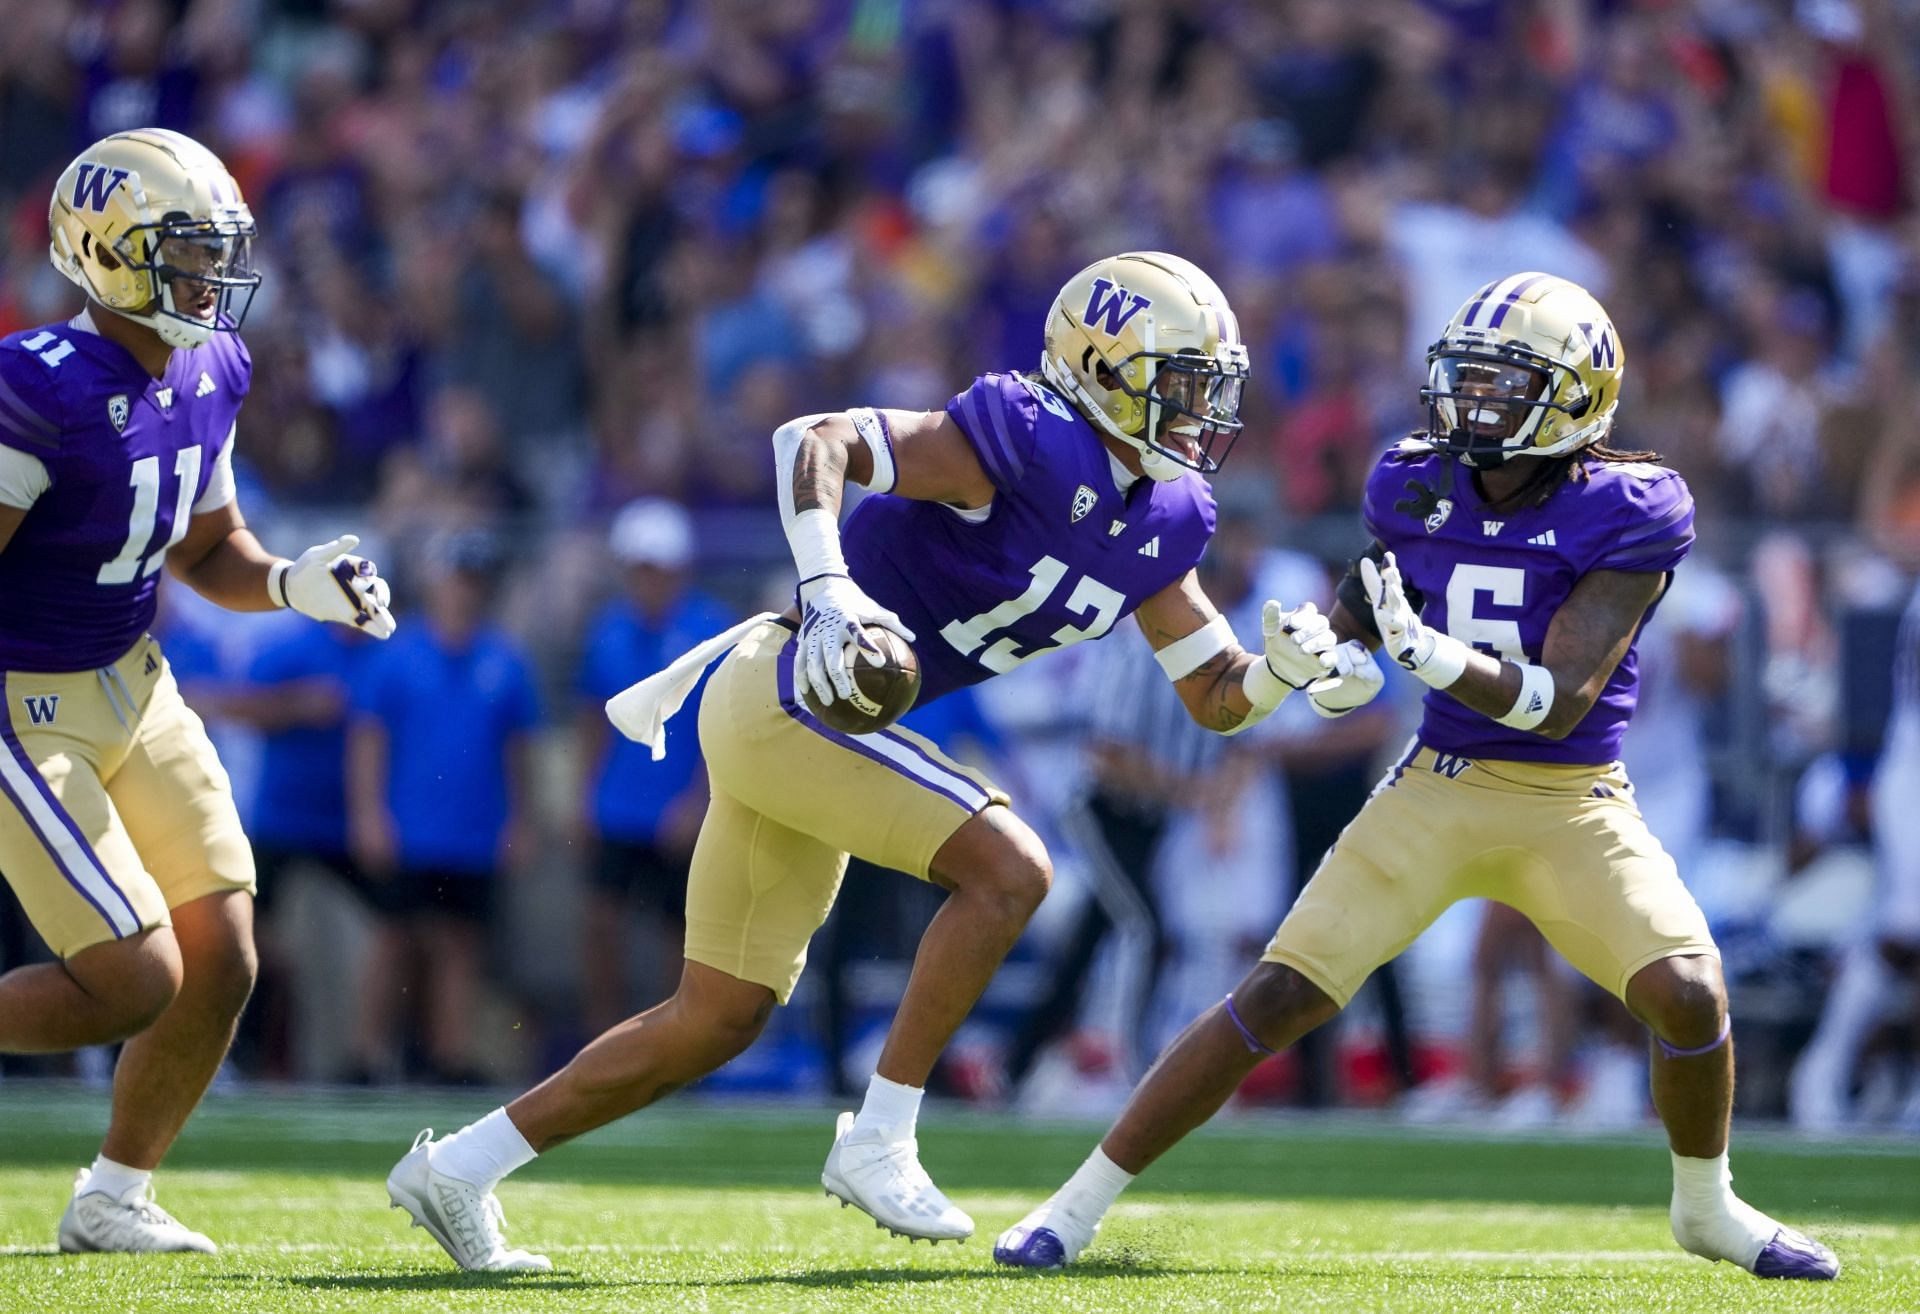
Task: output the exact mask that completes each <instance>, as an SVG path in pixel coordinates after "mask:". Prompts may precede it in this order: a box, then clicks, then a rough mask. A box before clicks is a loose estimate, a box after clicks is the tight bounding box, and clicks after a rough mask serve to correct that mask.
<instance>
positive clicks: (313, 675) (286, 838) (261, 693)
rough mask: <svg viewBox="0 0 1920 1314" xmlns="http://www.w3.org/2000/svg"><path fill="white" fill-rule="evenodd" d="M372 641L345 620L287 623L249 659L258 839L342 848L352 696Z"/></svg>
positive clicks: (317, 850) (321, 852)
mask: <svg viewBox="0 0 1920 1314" xmlns="http://www.w3.org/2000/svg"><path fill="white" fill-rule="evenodd" d="M370 642H371V641H370V640H368V639H367V638H366V637H365V636H364V635H361V634H359V633H358V632H356V631H354V630H350V629H348V628H347V627H346V626H344V625H308V624H299V625H288V626H285V627H282V628H281V629H280V630H279V632H278V633H277V634H275V635H274V637H273V638H272V639H270V640H268V641H267V642H266V643H265V644H264V645H263V646H262V647H261V648H260V650H259V651H258V652H256V653H255V654H254V656H253V660H252V661H251V662H250V663H249V664H248V667H247V675H246V689H245V693H246V694H250V695H253V697H252V698H251V699H249V702H250V703H251V704H252V705H254V707H255V714H254V715H253V716H251V717H249V718H248V720H249V721H250V722H251V723H252V724H254V725H256V726H257V727H258V728H259V729H260V731H261V746H260V774H259V784H258V788H257V790H256V792H255V794H254V803H253V821H252V825H251V826H250V828H249V833H250V834H251V835H252V837H253V841H254V843H255V844H256V845H257V846H259V847H261V848H266V849H280V850H287V851H291V852H302V853H311V854H314V855H316V856H319V857H322V858H327V859H337V858H341V857H344V856H345V854H346V852H347V783H346V779H347V778H346V755H347V704H348V698H349V690H351V689H353V688H354V687H356V685H357V684H358V683H359V671H360V669H361V667H362V666H363V664H364V663H365V662H366V661H367V660H368V659H369V658H370V657H371V656H372V649H371V647H370V646H369V645H370Z"/></svg>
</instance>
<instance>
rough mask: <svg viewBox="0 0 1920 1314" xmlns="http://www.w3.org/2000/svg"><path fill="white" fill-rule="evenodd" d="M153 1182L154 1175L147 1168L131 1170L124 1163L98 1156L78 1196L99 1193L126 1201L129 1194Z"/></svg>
mask: <svg viewBox="0 0 1920 1314" xmlns="http://www.w3.org/2000/svg"><path fill="white" fill-rule="evenodd" d="M152 1180H153V1173H152V1172H151V1171H149V1170H148V1169H145V1168H129V1167H127V1166H126V1165H125V1164H124V1163H115V1162H114V1161H113V1160H111V1159H109V1158H107V1156H106V1155H104V1154H102V1155H98V1156H96V1157H95V1159H94V1161H93V1172H92V1173H91V1174H89V1175H88V1177H87V1184H86V1185H85V1186H84V1187H82V1188H81V1189H80V1190H79V1191H78V1192H76V1194H78V1195H92V1194H94V1193H95V1192H98V1193H100V1194H102V1195H110V1196H112V1197H113V1198H114V1199H116V1200H124V1199H126V1198H127V1194H128V1192H130V1191H133V1190H134V1189H135V1188H138V1187H145V1186H146V1184H147V1183H148V1182H150V1181H152Z"/></svg>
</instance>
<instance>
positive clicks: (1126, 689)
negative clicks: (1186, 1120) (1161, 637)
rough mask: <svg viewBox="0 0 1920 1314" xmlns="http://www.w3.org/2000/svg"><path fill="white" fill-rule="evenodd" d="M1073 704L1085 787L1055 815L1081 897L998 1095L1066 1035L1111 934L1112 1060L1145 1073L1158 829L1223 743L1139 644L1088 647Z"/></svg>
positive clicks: (1159, 948)
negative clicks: (1116, 1013)
mask: <svg viewBox="0 0 1920 1314" xmlns="http://www.w3.org/2000/svg"><path fill="white" fill-rule="evenodd" d="M1085 660H1086V668H1085V670H1084V672H1083V673H1082V674H1083V678H1084V679H1085V680H1086V684H1085V686H1084V690H1085V698H1084V700H1083V701H1082V706H1086V707H1090V708H1091V709H1092V714H1091V717H1090V719H1089V721H1088V724H1087V753H1088V759H1089V762H1088V768H1089V769H1088V782H1087V788H1086V792H1085V793H1084V794H1083V796H1082V797H1081V798H1080V799H1079V800H1078V801H1077V802H1076V803H1075V804H1073V805H1072V806H1070V807H1069V808H1068V809H1067V810H1066V812H1065V813H1064V815H1063V816H1062V817H1061V819H1060V825H1061V828H1062V829H1063V830H1064V831H1065V832H1066V834H1067V837H1068V838H1069V839H1070V840H1072V842H1073V844H1074V846H1075V847H1076V848H1078V849H1079V850H1080V852H1081V853H1082V854H1083V855H1084V856H1085V858H1086V865H1087V869H1088V872H1089V874H1090V875H1091V876H1092V879H1093V891H1092V897H1091V898H1089V899H1088V900H1087V901H1086V902H1085V903H1084V904H1083V905H1082V906H1081V908H1080V911H1079V914H1078V917H1077V918H1076V920H1075V921H1074V923H1073V925H1072V926H1071V928H1070V929H1069V930H1068V932H1067V935H1066V936H1065V938H1064V940H1063V941H1062V948H1061V952H1060V955H1059V957H1058V958H1057V959H1055V960H1054V962H1053V964H1052V967H1051V969H1050V971H1049V973H1048V978H1047V984H1046V986H1045V988H1044V989H1043V990H1042V991H1041V993H1040V996H1039V1003H1038V1004H1037V1005H1036V1006H1035V1007H1034V1009H1033V1011H1032V1012H1031V1013H1029V1014H1028V1015H1027V1018H1026V1020H1025V1021H1024V1022H1023V1023H1022V1024H1021V1026H1020V1028H1019V1030H1018V1031H1017V1032H1016V1033H1015V1035H1014V1038H1013V1043H1012V1046H1011V1048H1010V1049H1009V1051H1008V1054H1007V1064H1006V1082H1007V1089H1008V1090H1009V1091H1013V1090H1017V1089H1019V1086H1020V1083H1021V1082H1022V1081H1023V1080H1024V1079H1025V1078H1026V1076H1027V1073H1028V1072H1029V1071H1030V1070H1031V1069H1032V1067H1033V1063H1034V1060H1035V1059H1036V1058H1037V1057H1038V1056H1039V1054H1040V1052H1041V1051H1042V1050H1043V1049H1045V1048H1046V1047H1047V1045H1048V1044H1049V1043H1050V1042H1052V1041H1054V1040H1056V1039H1058V1038H1060V1037H1061V1036H1063V1035H1065V1034H1066V1033H1067V1032H1068V1031H1070V1030H1071V1029H1072V1026H1073V1023H1074V1020H1075V1018H1076V1016H1077V1015H1078V1013H1079V1011H1080V999H1081V995H1082V992H1083V991H1084V990H1085V988H1086V983H1087V977H1088V974H1089V973H1090V972H1091V971H1092V968H1093V962H1094V958H1095V956H1096V955H1097V954H1098V953H1099V950H1100V946H1101V944H1102V943H1103V942H1104V941H1105V940H1106V938H1107V936H1108V934H1109V933H1111V932H1114V931H1118V932H1119V933H1120V935H1121V947H1122V950H1123V952H1122V953H1121V955H1120V962H1119V968H1120V971H1119V990H1120V1003H1121V1011H1120V1016H1121V1017H1122V1018H1124V1019H1125V1023H1124V1030H1123V1033H1122V1036H1121V1042H1122V1046H1123V1054H1122V1060H1123V1062H1124V1063H1125V1065H1126V1067H1127V1069H1128V1072H1129V1073H1130V1075H1131V1076H1132V1077H1133V1078H1138V1077H1139V1076H1140V1074H1141V1073H1142V1072H1143V1071H1144V1070H1145V1059H1146V1058H1147V1057H1148V1055H1147V1051H1146V1046H1145V1039H1146V1023H1147V1014H1148V1004H1149V1002H1150V1001H1151V999H1152V998H1153V990H1154V986H1155V983H1156V982H1157V981H1158V979H1159V975H1160V968H1161V965H1162V963H1163V962H1164V961H1165V957H1166V951H1167V934H1166V926H1165V918H1164V916H1163V913H1162V910H1161V908H1160V904H1159V901H1158V900H1157V899H1156V897H1155V895H1154V892H1153V883H1152V877H1153V864H1154V856H1155V854H1156V853H1157V852H1158V851H1159V847H1160V841H1161V839H1162V838H1163V837H1164V836H1165V834H1166V831H1167V826H1168V824H1169V823H1170V822H1171V821H1172V820H1173V818H1174V816H1175V815H1176V813H1177V812H1178V811H1179V810H1180V809H1181V808H1183V807H1185V806H1189V805H1191V804H1192V802H1193V801H1194V799H1195V798H1196V793H1195V789H1194V786H1195V785H1196V783H1197V782H1198V781H1200V780H1201V779H1203V778H1205V777H1207V776H1209V775H1211V774H1212V773H1213V772H1214V771H1215V770H1216V769H1217V768H1218V767H1219V765H1220V763H1221V760H1222V758H1223V756H1224V754H1225V752H1226V749H1227V746H1226V743H1225V741H1224V740H1223V739H1222V738H1221V737H1220V736H1219V735H1216V734H1212V733H1210V732H1208V731H1206V730H1203V729H1201V728H1200V727H1199V726H1198V725H1196V724H1194V721H1193V718H1192V717H1191V716H1190V715H1189V714H1188V713H1187V709H1186V707H1185V705H1184V704H1182V703H1181V701H1180V698H1179V695H1178V694H1176V693H1175V692H1174V689H1173V686H1172V685H1171V684H1169V683H1168V681H1167V673H1166V672H1165V671H1164V670H1162V669H1161V667H1160V663H1159V662H1157V661H1156V660H1154V654H1153V650H1152V648H1150V647H1149V646H1148V645H1146V644H1145V643H1126V642H1123V643H1101V644H1094V645H1092V646H1091V647H1090V649H1089V651H1088V653H1087V656H1086V658H1085Z"/></svg>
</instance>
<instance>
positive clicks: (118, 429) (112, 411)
mask: <svg viewBox="0 0 1920 1314" xmlns="http://www.w3.org/2000/svg"><path fill="white" fill-rule="evenodd" d="M132 414H133V408H132V407H131V406H129V405H128V404H127V394H126V393H124V392H116V393H114V394H113V396H111V397H109V398H107V419H108V420H109V421H110V422H111V423H112V425H113V431H114V432H115V433H125V432H126V431H127V418H128V417H129V416H131V415H132Z"/></svg>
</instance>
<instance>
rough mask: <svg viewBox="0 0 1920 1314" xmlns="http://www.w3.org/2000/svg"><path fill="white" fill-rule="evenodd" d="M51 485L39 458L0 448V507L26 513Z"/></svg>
mask: <svg viewBox="0 0 1920 1314" xmlns="http://www.w3.org/2000/svg"><path fill="white" fill-rule="evenodd" d="M52 486H53V480H52V478H51V477H50V476H49V475H48V474H47V467H46V463H45V462H43V461H42V460H41V459H40V458H39V457H37V456H30V455H28V454H27V453H26V452H22V451H16V450H15V449H14V448H11V447H0V506H10V507H13V508H14V509H15V510H17V511H26V510H28V509H30V508H31V507H32V506H33V504H34V503H35V502H37V501H39V500H40V494H42V493H44V492H46V491H47V489H48V488H50V487H52Z"/></svg>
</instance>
